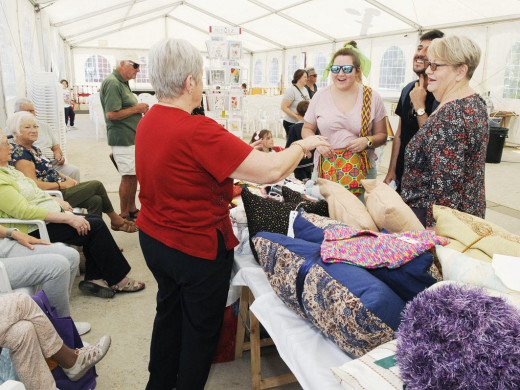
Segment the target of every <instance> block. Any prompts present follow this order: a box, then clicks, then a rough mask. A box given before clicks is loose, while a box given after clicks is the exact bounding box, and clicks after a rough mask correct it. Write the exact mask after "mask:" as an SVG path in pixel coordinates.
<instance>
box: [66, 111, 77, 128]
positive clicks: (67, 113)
mask: <svg viewBox="0 0 520 390" xmlns="http://www.w3.org/2000/svg"><path fill="white" fill-rule="evenodd" d="M69 117H70V125H71V126H74V118H75V117H76V113H75V112H74V110H73V109H72V106H70V107H65V125H67V124H68V122H69Z"/></svg>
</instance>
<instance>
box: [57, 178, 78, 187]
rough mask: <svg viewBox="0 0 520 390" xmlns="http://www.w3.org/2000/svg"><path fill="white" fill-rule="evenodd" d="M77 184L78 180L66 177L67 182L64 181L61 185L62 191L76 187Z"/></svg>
mask: <svg viewBox="0 0 520 390" xmlns="http://www.w3.org/2000/svg"><path fill="white" fill-rule="evenodd" d="M77 184H78V182H77V181H76V180H74V179H71V178H70V177H68V176H65V181H62V182H61V183H60V187H61V189H65V188H70V187H74V186H75V185H77Z"/></svg>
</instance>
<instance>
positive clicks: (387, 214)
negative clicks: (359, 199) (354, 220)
mask: <svg viewBox="0 0 520 390" xmlns="http://www.w3.org/2000/svg"><path fill="white" fill-rule="evenodd" d="M361 183H362V184H363V187H364V188H365V190H366V192H365V201H366V203H367V209H368V212H369V213H370V215H371V216H372V219H373V220H374V222H375V223H376V225H377V227H378V228H379V230H381V229H386V230H388V231H389V232H390V233H402V232H406V231H409V230H424V226H423V225H422V224H421V222H420V221H419V219H418V218H417V217H416V216H415V214H414V212H413V211H412V209H411V208H410V206H408V205H407V204H406V203H404V201H403V200H402V199H401V197H400V196H399V194H398V193H397V192H395V191H394V190H393V189H391V188H390V187H389V186H388V185H387V184H385V183H383V182H380V181H377V180H375V179H369V180H361Z"/></svg>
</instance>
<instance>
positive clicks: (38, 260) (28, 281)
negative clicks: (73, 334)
mask: <svg viewBox="0 0 520 390" xmlns="http://www.w3.org/2000/svg"><path fill="white" fill-rule="evenodd" d="M0 262H2V263H3V265H4V267H5V270H6V272H7V276H8V278H9V283H10V284H11V287H12V288H13V289H17V288H22V287H31V286H37V285H41V286H42V290H44V291H45V294H46V295H47V297H48V298H49V301H50V302H51V304H52V305H53V306H54V307H56V310H57V311H58V315H59V316H61V317H65V316H70V308H69V295H70V291H71V289H72V285H73V284H74V278H75V277H76V273H77V272H78V267H79V253H78V251H77V250H75V249H73V248H70V247H68V246H66V245H61V244H50V243H49V242H47V241H43V240H40V239H39V238H35V237H33V236H30V235H28V234H26V233H23V232H21V231H19V230H17V229H14V228H11V229H7V228H6V227H4V226H2V225H0ZM78 331H79V329H78Z"/></svg>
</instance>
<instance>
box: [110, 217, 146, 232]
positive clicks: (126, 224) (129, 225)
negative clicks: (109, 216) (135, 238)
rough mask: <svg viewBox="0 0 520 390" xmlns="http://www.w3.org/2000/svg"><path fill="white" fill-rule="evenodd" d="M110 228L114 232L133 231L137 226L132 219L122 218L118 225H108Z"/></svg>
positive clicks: (136, 229)
mask: <svg viewBox="0 0 520 390" xmlns="http://www.w3.org/2000/svg"><path fill="white" fill-rule="evenodd" d="M110 228H111V229H112V230H114V231H116V232H126V233H135V232H137V231H138V230H139V228H138V227H137V226H136V225H135V223H133V222H132V221H128V220H126V219H125V220H124V221H123V223H122V224H121V225H119V226H115V225H110Z"/></svg>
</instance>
